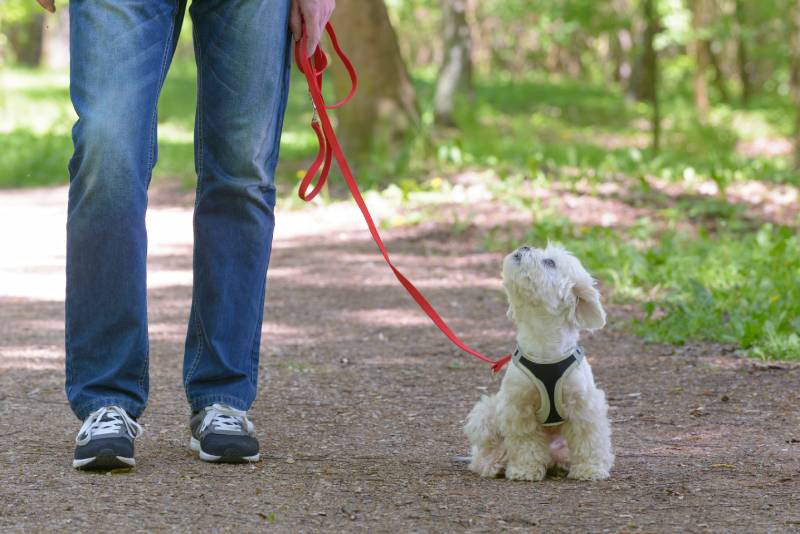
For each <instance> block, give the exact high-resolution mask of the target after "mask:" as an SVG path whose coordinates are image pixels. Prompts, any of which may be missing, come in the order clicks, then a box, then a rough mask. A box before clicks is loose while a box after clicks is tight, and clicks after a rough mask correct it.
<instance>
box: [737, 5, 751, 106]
mask: <svg viewBox="0 0 800 534" xmlns="http://www.w3.org/2000/svg"><path fill="white" fill-rule="evenodd" d="M735 10H736V11H735V16H736V63H737V65H736V66H737V69H738V71H739V82H740V83H741V84H742V104H743V105H744V106H747V105H749V104H750V98H751V96H752V94H753V83H752V81H751V80H750V59H749V57H750V55H749V53H748V47H747V41H746V37H747V33H746V32H747V13H746V12H745V3H744V0H736V7H735Z"/></svg>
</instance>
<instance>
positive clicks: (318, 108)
mask: <svg viewBox="0 0 800 534" xmlns="http://www.w3.org/2000/svg"><path fill="white" fill-rule="evenodd" d="M325 31H326V32H328V36H329V37H330V39H331V44H333V48H334V50H335V51H336V54H337V55H338V56H339V59H340V60H341V61H342V63H343V64H344V68H345V69H346V70H347V73H348V75H349V76H350V83H351V87H350V92H349V93H348V94H347V96H346V97H344V98H343V99H342V100H340V101H339V102H337V103H336V104H331V105H327V104H325V100H324V99H323V98H322V75H323V73H324V72H325V69H326V68H327V67H328V58H327V57H326V56H325V53H324V52H323V51H322V50H321V49H320V47H319V46H317V48H316V49H315V50H314V53H313V54H312V55H311V57H310V58H309V57H308V56H306V54H305V53H304V52H305V50H306V46H307V38H306V32H305V25H303V33H302V35H301V37H300V42H299V43H295V48H294V59H295V62H296V63H297V67H298V68H299V69H300V70H301V71H302V72H303V75H304V76H305V78H306V81H307V82H308V92H309V93H310V94H311V102H312V104H313V106H314V116H313V118H312V119H311V128H313V129H314V133H315V134H316V135H317V140H318V141H319V151H318V152H317V157H316V158H315V159H314V162H313V163H312V164H311V167H309V169H308V171H307V172H306V174H305V176H304V177H303V179H302V180H301V182H300V188H299V190H298V195H299V196H300V198H302V199H303V200H305V201H306V202H309V201H311V200H312V199H313V198H314V197H315V196H317V194H318V193H319V192H320V191H321V190H322V187H323V186H324V185H325V182H326V181H327V179H328V173H329V172H330V169H331V162H332V160H333V159H334V158H335V159H336V162H337V163H338V164H339V169H341V171H342V175H343V176H344V180H345V183H347V188H348V189H349V190H350V193H351V194H352V195H353V200H355V201H356V204H357V205H358V208H359V209H360V210H361V214H362V215H363V216H364V220H365V221H366V223H367V228H369V233H370V234H372V239H373V240H374V241H375V244H376V245H377V246H378V249H379V250H380V252H381V254H382V255H383V259H384V260H386V264H387V265H388V266H389V267H390V268H391V269H392V272H393V273H394V276H395V277H396V278H397V280H398V281H399V282H400V283H401V284H402V285H403V287H404V288H405V289H406V291H408V294H409V295H411V297H412V298H413V299H414V301H415V302H416V303H417V304H418V305H419V307H420V308H422V311H424V312H425V313H426V314H427V315H428V317H430V319H431V321H433V323H434V324H435V325H436V326H437V327H438V328H439V330H441V331H442V332H443V333H444V335H446V336H447V337H448V338H449V339H450V341H452V342H453V344H455V345H456V346H457V347H458V348H460V349H461V350H463V351H464V352H466V353H468V354H471V355H473V356H475V357H476V358H478V359H481V360H483V361H485V362H487V363H490V364H492V372H493V373H496V372H498V371H500V369H502V368H503V366H504V365H505V364H506V363H508V361H509V360H510V359H511V354H508V355H506V356H503V357H502V358H500V359H499V360H496V361H495V360H493V359H491V358H489V357H488V356H484V355H483V354H481V353H480V352H478V351H477V350H475V349H473V348H471V347H470V346H469V345H467V344H466V343H464V342H463V341H461V339H460V338H459V337H458V336H457V335H456V334H455V333H454V332H453V331H452V330H451V329H450V327H449V326H448V325H447V323H446V322H445V321H444V319H442V318H441V317H440V316H439V314H438V313H437V312H436V310H435V309H434V307H433V306H432V305H431V304H430V303H429V302H428V299H426V298H425V296H423V294H422V293H421V292H420V291H419V290H418V289H417V288H416V287H415V286H414V284H412V283H411V281H410V280H409V279H408V278H406V277H405V275H403V273H402V272H400V270H399V269H398V268H397V267H395V266H394V264H393V263H392V260H391V259H390V258H389V252H388V251H387V250H386V246H385V245H384V244H383V240H382V239H381V236H380V234H379V233H378V228H377V227H376V226H375V222H374V221H373V220H372V215H371V214H370V212H369V209H368V208H367V204H366V203H365V202H364V198H363V197H362V196H361V191H360V190H359V189H358V184H357V183H356V180H355V178H353V173H352V171H351V170H350V166H349V165H348V163H347V158H345V156H344V153H343V152H342V147H341V145H340V144H339V140H338V139H337V138H336V134H335V133H334V131H333V127H332V126H331V121H330V119H329V118H328V111H327V110H329V109H335V108H338V107H341V106H343V105H344V104H346V103H347V102H349V101H350V99H351V98H353V95H354V94H355V92H356V88H357V87H358V79H357V77H356V71H355V69H354V68H353V64H352V63H351V62H350V60H349V59H348V57H347V56H346V55H345V53H344V52H343V51H342V49H341V47H340V46H339V41H338V40H337V39H336V33H335V32H334V31H333V26H331V24H330V23H328V24H326V26H325ZM320 167H321V171H320ZM317 173H320V174H319V178H318V179H317V183H316V185H314V187H313V188H312V189H311V191H308V188H309V187H310V186H311V184H312V182H313V181H314V177H315V176H317Z"/></svg>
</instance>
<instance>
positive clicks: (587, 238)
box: [484, 185, 800, 360]
mask: <svg viewBox="0 0 800 534" xmlns="http://www.w3.org/2000/svg"><path fill="white" fill-rule="evenodd" d="M515 190H516V187H515V186H514V185H511V186H509V187H507V188H503V187H496V188H495V191H496V194H497V196H498V198H500V199H501V200H502V199H505V200H507V201H508V202H509V203H512V204H514V205H515V207H517V208H520V207H522V208H523V209H529V210H530V211H531V213H532V215H533V220H534V222H533V224H532V225H531V226H530V228H528V229H527V231H525V233H524V234H523V235H522V236H520V235H519V234H518V233H515V232H514V229H513V228H508V227H503V226H498V227H495V228H493V229H492V231H491V232H489V233H488V234H487V235H486V236H485V238H484V244H485V246H486V248H488V249H490V250H497V251H507V250H511V249H513V248H515V247H517V246H519V245H521V244H523V243H527V244H534V245H539V246H542V245H544V244H545V243H547V241H555V242H560V243H562V244H564V245H565V246H566V247H567V248H568V249H569V250H571V251H572V252H573V253H575V254H576V255H577V256H578V257H579V258H580V259H581V260H582V262H583V263H584V265H586V267H587V268H588V269H590V271H592V273H593V274H594V275H595V276H596V277H597V278H599V279H600V280H601V281H602V282H603V284H604V286H605V287H606V289H607V290H609V292H610V295H611V298H612V300H613V301H616V302H622V303H636V304H639V306H640V309H641V311H642V313H641V314H640V317H639V318H637V319H634V320H633V322H632V324H631V326H632V328H633V330H634V331H635V332H636V333H638V334H639V335H641V336H643V337H644V338H645V339H647V340H650V341H655V342H662V343H673V344H683V343H686V342H689V341H693V340H702V341H713V342H720V343H726V344H733V345H736V346H738V347H739V348H741V349H743V350H744V352H745V353H747V354H748V355H750V356H754V357H758V358H763V359H786V360H798V359H800V337H799V336H798V332H800V286H799V285H798V280H800V234H798V232H797V229H796V228H787V227H782V226H776V225H773V224H770V223H763V224H758V225H756V226H754V223H752V222H745V221H743V220H742V219H741V218H740V216H739V215H740V213H741V209H740V208H741V207H740V206H737V205H730V204H727V203H725V202H721V201H720V200H718V199H717V198H715V197H710V198H705V199H702V198H698V199H693V200H692V201H690V202H688V203H686V202H684V204H683V206H682V207H681V208H680V209H678V210H677V211H675V210H674V208H662V209H660V210H658V209H654V210H653V216H654V219H651V218H649V217H643V218H640V219H638V220H637V221H636V223H635V224H634V225H632V226H631V227H629V228H607V227H602V226H581V225H577V224H574V223H573V222H571V221H570V220H569V219H568V218H567V217H565V216H563V215H560V214H557V213H555V212H554V211H553V210H551V209H548V208H543V207H542V206H541V205H540V204H539V203H536V202H532V203H527V204H526V205H525V206H520V202H519V198H515V199H514V200H511V199H510V195H513V194H514V192H515ZM709 217H710V218H712V219H713V220H714V222H715V224H714V229H713V230H712V229H710V228H709V227H708V226H706V225H704V224H703V220H706V219H708V218H709ZM676 218H682V219H684V220H688V221H690V222H693V223H696V224H697V228H698V230H697V231H690V230H686V229H684V230H680V229H676V225H675V224H670V221H669V219H673V221H672V222H673V223H674V222H675V220H674V219H676ZM657 222H658V223H660V224H656V223H657ZM665 222H666V226H664V224H663V223H665Z"/></svg>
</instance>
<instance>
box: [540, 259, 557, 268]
mask: <svg viewBox="0 0 800 534" xmlns="http://www.w3.org/2000/svg"><path fill="white" fill-rule="evenodd" d="M542 263H543V264H544V266H545V267H547V268H548V269H555V268H556V262H555V260H552V259H550V258H545V259H543V260H542Z"/></svg>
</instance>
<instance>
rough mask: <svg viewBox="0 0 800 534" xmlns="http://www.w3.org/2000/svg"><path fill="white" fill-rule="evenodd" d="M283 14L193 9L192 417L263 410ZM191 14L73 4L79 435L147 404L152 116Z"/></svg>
mask: <svg viewBox="0 0 800 534" xmlns="http://www.w3.org/2000/svg"><path fill="white" fill-rule="evenodd" d="M289 3H290V2H289V0H193V2H192V6H191V8H190V9H189V12H190V14H191V16H192V21H193V23H194V46H195V56H196V58H197V71H198V103H197V112H196V117H195V170H196V171H197V177H198V180H197V196H196V202H195V212H194V239H195V243H194V287H193V295H192V308H191V314H190V318H189V327H188V334H187V336H186V348H185V354H184V369H183V382H184V387H185V390H186V395H187V397H188V399H189V403H190V404H191V407H192V409H194V410H198V409H200V408H202V407H204V406H208V405H210V404H213V403H215V402H222V403H227V404H229V405H231V406H233V407H234V408H237V409H240V410H247V409H248V408H249V407H250V405H251V404H252V402H253V399H254V398H255V395H256V386H257V378H258V357H259V345H260V341H261V322H262V313H263V309H264V295H265V288H266V272H267V266H268V264H269V257H270V251H271V246H272V231H273V228H274V224H275V219H274V211H273V210H274V206H275V184H274V173H275V166H276V164H277V160H278V147H279V142H280V133H281V128H282V126H283V115H284V110H285V107H286V98H287V93H288V89H289V69H290V57H291V54H290V52H291V39H290V38H289V31H288V16H289ZM185 8H186V0H72V1H71V2H70V3H69V10H70V32H71V34H70V40H71V42H70V49H71V58H72V59H71V72H70V77H71V78H70V92H71V96H72V102H73V105H74V107H75V110H76V112H77V113H78V117H79V118H78V122H77V123H76V124H75V127H74V128H73V142H74V145H75V152H74V155H73V156H72V159H71V160H70V162H69V174H70V188H69V208H68V221H67V294H66V392H67V398H68V399H69V402H70V406H71V407H72V410H73V411H74V412H75V414H76V415H77V416H78V417H79V418H81V419H83V418H85V417H86V416H87V415H88V414H89V413H90V412H92V411H94V410H96V409H98V408H100V407H101V406H105V405H109V404H114V405H117V406H120V407H122V408H124V409H125V410H126V411H128V413H130V414H131V415H132V416H134V417H138V416H139V415H140V414H141V413H142V411H143V410H144V408H145V405H146V403H147V395H148V336H147V291H146V281H145V278H146V265H145V261H146V256H147V235H146V231H145V210H146V208H147V188H148V185H149V183H150V177H151V173H152V170H153V166H154V165H155V162H156V157H157V149H156V123H157V115H156V104H157V101H158V96H159V92H160V90H161V86H162V84H163V82H164V77H165V76H166V73H167V69H168V67H169V64H170V61H171V59H172V55H173V52H174V50H175V45H176V42H177V39H178V34H179V31H180V28H181V23H182V21H183V14H184V11H185Z"/></svg>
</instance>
